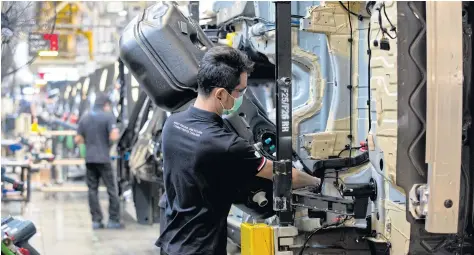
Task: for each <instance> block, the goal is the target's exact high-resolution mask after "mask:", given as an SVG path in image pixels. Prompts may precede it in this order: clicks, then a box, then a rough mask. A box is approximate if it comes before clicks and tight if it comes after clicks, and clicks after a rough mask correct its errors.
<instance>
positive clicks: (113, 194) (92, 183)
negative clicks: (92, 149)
mask: <svg viewBox="0 0 474 255" xmlns="http://www.w3.org/2000/svg"><path fill="white" fill-rule="evenodd" d="M86 167H87V174H86V178H87V187H88V188H89V208H90V211H91V215H92V221H94V222H101V221H102V210H101V209H100V204H99V178H101V177H102V181H103V182H104V184H105V186H106V187H107V193H108V194H109V221H116V222H118V221H119V220H120V216H119V215H120V205H119V197H118V190H117V183H116V181H115V177H114V173H113V172H112V166H111V165H110V163H87V164H86Z"/></svg>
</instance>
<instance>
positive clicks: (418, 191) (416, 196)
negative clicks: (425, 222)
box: [408, 184, 429, 219]
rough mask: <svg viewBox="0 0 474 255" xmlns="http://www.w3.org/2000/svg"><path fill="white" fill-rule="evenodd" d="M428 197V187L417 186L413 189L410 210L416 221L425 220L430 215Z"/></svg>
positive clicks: (410, 197)
mask: <svg viewBox="0 0 474 255" xmlns="http://www.w3.org/2000/svg"><path fill="white" fill-rule="evenodd" d="M428 197H429V190H428V185H426V184H416V185H413V188H411V190H410V193H409V199H410V200H409V201H410V204H409V205H408V209H409V210H410V213H411V215H412V216H413V217H414V218H415V219H424V218H425V217H426V215H428Z"/></svg>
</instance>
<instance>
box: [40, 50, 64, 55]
mask: <svg viewBox="0 0 474 255" xmlns="http://www.w3.org/2000/svg"><path fill="white" fill-rule="evenodd" d="M58 55H59V52H57V51H49V50H44V51H40V52H38V56H40V57H57V56H58Z"/></svg>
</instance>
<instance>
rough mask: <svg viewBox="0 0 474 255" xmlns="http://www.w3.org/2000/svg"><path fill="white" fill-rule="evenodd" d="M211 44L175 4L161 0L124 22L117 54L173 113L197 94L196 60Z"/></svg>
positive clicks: (155, 101) (152, 95) (158, 104)
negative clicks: (124, 25) (161, 0)
mask: <svg viewBox="0 0 474 255" xmlns="http://www.w3.org/2000/svg"><path fill="white" fill-rule="evenodd" d="M212 46H213V44H212V42H211V41H210V40H209V39H208V38H207V37H206V36H205V34H204V32H203V31H202V30H201V28H200V27H199V25H197V24H195V22H194V21H193V20H192V19H188V18H187V17H185V16H184V15H183V13H181V11H180V10H179V9H178V7H177V6H176V4H174V3H171V2H160V3H157V4H155V5H153V6H150V7H149V8H147V9H145V10H144V12H143V13H142V14H141V15H139V16H137V17H135V18H134V19H133V20H132V21H131V22H130V23H129V24H128V25H127V27H126V28H125V30H124V32H123V33H122V37H121V38H120V57H121V59H122V61H123V62H124V63H125V65H126V66H127V67H128V69H129V70H130V71H131V72H132V74H133V76H134V77H135V78H136V79H137V81H138V82H139V83H140V85H141V86H142V87H143V89H144V90H145V92H146V93H147V94H148V96H149V97H150V98H151V99H152V100H153V102H154V103H155V104H156V105H157V106H158V107H160V108H162V109H164V110H166V111H170V112H173V111H176V110H177V109H179V108H180V107H181V106H183V105H184V104H186V103H187V102H189V101H190V100H191V99H193V98H194V97H196V90H197V81H196V76H197V73H198V68H199V62H200V61H201V59H202V57H203V56H204V54H205V53H206V51H207V50H208V49H209V48H211V47H212Z"/></svg>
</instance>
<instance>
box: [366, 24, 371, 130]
mask: <svg viewBox="0 0 474 255" xmlns="http://www.w3.org/2000/svg"><path fill="white" fill-rule="evenodd" d="M367 55H368V58H369V59H368V64H367V97H368V99H367V107H368V108H369V131H368V132H370V129H372V116H371V115H372V113H371V107H370V106H371V102H372V99H371V88H370V79H371V75H372V72H371V70H370V68H371V65H370V62H371V59H372V50H371V49H370V21H369V30H368V31H367Z"/></svg>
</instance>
